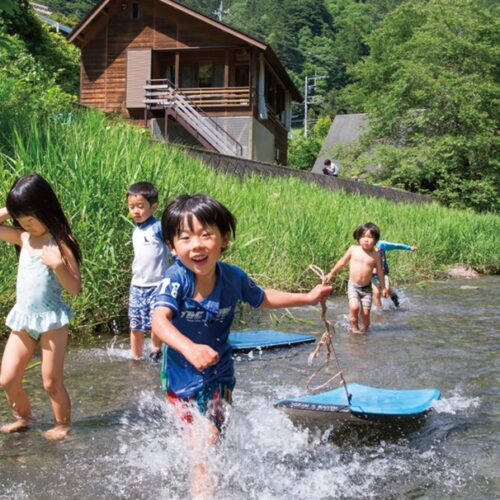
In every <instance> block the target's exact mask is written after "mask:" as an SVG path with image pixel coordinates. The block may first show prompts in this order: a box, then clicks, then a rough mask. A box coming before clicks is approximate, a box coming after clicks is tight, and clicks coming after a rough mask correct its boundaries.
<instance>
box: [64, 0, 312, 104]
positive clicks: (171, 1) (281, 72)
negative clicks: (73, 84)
mask: <svg viewBox="0 0 500 500" xmlns="http://www.w3.org/2000/svg"><path fill="white" fill-rule="evenodd" d="M157 1H159V2H161V3H164V4H166V5H168V6H170V7H172V8H174V9H176V10H178V11H180V12H183V13H185V14H188V15H190V16H191V17H194V18H196V19H198V20H200V21H202V22H205V23H207V24H210V25H212V26H214V27H215V28H218V29H220V30H222V31H224V32H226V33H228V34H229V35H232V36H234V37H236V38H239V39H240V40H242V41H244V42H245V43H247V44H248V45H251V46H252V47H256V48H257V49H259V50H261V51H262V52H264V54H265V56H266V58H267V60H268V61H269V63H270V64H271V66H272V68H273V69H274V70H275V71H276V74H277V75H278V76H279V77H280V78H281V80H282V81H283V83H284V84H285V85H286V87H287V88H288V90H289V91H290V93H291V95H292V98H293V99H294V100H296V101H302V99H303V98H302V94H301V93H300V92H299V90H298V89H297V87H296V86H295V84H294V83H293V81H292V79H291V78H290V76H289V75H288V73H287V71H286V69H285V67H284V66H283V65H282V64H281V62H280V60H279V59H278V56H277V55H276V54H275V53H274V51H273V49H272V48H271V47H270V46H269V45H267V44H266V43H264V42H262V41H261V40H258V39H257V38H254V37H252V36H250V35H247V34H246V33H243V32H242V31H239V30H237V29H235V28H233V27H231V26H229V25H228V24H225V23H223V22H221V21H217V20H215V19H212V18H211V17H208V16H206V15H205V14H202V13H201V12H198V11H196V10H194V9H192V8H190V7H187V6H186V5H183V4H181V3H179V2H177V1H175V0H157ZM110 2H111V0H101V1H100V2H99V3H97V4H96V5H95V6H94V8H93V9H91V10H90V11H89V12H88V13H87V15H86V16H85V17H84V18H83V20H82V21H81V22H80V24H78V26H76V27H75V28H74V29H73V32H72V33H71V36H70V37H69V41H70V42H73V43H75V44H77V43H78V37H79V36H80V35H81V34H82V33H83V32H84V31H85V30H86V29H87V27H88V26H89V25H90V24H91V23H92V21H93V20H94V19H95V18H96V17H97V15H98V14H99V13H100V12H101V11H102V10H103V9H104V8H105V7H106V6H107V5H108V4H109V3H110Z"/></svg>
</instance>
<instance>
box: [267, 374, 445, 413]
mask: <svg viewBox="0 0 500 500" xmlns="http://www.w3.org/2000/svg"><path fill="white" fill-rule="evenodd" d="M347 388H348V390H349V393H350V394H351V401H350V403H349V402H348V401H347V395H346V391H345V388H344V387H338V388H337V389H334V390H331V391H325V392H320V393H318V394H312V395H307V396H302V397H299V398H294V399H287V400H283V401H278V402H277V403H275V405H274V406H275V407H276V408H278V409H280V410H283V411H284V412H285V413H287V414H289V415H291V416H293V417H301V418H305V419H319V420H327V419H328V420H340V421H358V422H378V423H383V422H386V423H390V422H397V421H404V420H416V419H418V418H421V417H423V416H424V415H425V414H426V413H427V412H428V411H429V410H430V409H431V405H432V402H433V401H435V400H437V399H439V398H440V397H441V392H440V391H439V390H438V389H415V390H398V389H380V388H378V387H370V386H367V385H361V384H356V383H350V384H348V385H347Z"/></svg>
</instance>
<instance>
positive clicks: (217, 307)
mask: <svg viewBox="0 0 500 500" xmlns="http://www.w3.org/2000/svg"><path fill="white" fill-rule="evenodd" d="M216 272H217V278H216V283H215V287H214V289H213V290H212V292H211V293H210V295H209V296H208V297H206V298H204V299H203V300H201V301H200V302H198V301H197V300H194V299H193V298H192V297H193V295H194V287H195V283H194V274H193V273H192V272H191V271H190V270H189V269H188V268H187V267H185V266H184V265H183V264H182V263H181V262H180V261H179V260H178V259H176V260H175V263H174V264H173V265H172V266H171V267H170V268H169V269H168V270H167V272H166V274H165V277H164V279H163V280H162V281H161V283H160V284H159V285H158V289H157V294H156V301H155V305H154V307H155V308H156V307H168V308H169V309H171V310H172V312H173V318H172V323H173V325H174V326H175V327H176V328H177V329H178V330H179V331H180V332H181V333H182V334H183V335H185V336H186V337H188V338H189V339H190V340H192V341H193V342H195V343H197V344H205V345H208V346H210V347H211V348H212V349H214V350H215V351H217V352H218V354H219V362H218V363H217V364H216V365H213V366H209V367H208V368H206V369H205V370H203V371H199V370H197V369H196V368H195V367H194V366H193V365H192V364H191V363H189V361H187V359H186V358H185V357H184V356H183V355H182V354H180V353H179V352H177V351H175V350H174V349H171V348H166V349H165V348H164V354H166V356H167V358H166V363H165V364H166V373H164V374H163V376H166V377H167V380H168V390H169V391H171V392H173V393H174V394H175V395H176V396H178V397H181V398H190V397H192V396H194V395H195V394H196V393H197V392H198V391H200V390H201V389H202V388H203V387H205V386H206V385H209V384H211V383H213V382H221V383H225V384H229V385H234V382H235V377H234V368H233V359H232V348H231V346H230V344H229V343H228V336H229V329H230V327H231V324H232V322H233V318H234V314H235V309H236V306H237V303H238V302H239V301H243V302H248V303H249V304H250V305H251V306H252V307H254V308H257V307H259V306H260V305H261V304H262V301H263V300H264V296H265V294H264V290H263V289H262V288H261V287H260V286H258V285H257V284H256V283H255V282H254V281H253V280H252V279H251V278H250V277H249V276H248V275H247V274H246V273H245V272H244V271H243V270H242V269H240V268H239V267H236V266H232V265H230V264H226V263H225V262H221V261H219V262H218V263H217V271H216ZM165 347H166V346H165ZM165 351H166V353H165Z"/></svg>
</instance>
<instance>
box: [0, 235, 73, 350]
mask: <svg viewBox="0 0 500 500" xmlns="http://www.w3.org/2000/svg"><path fill="white" fill-rule="evenodd" d="M51 244H54V242H53V239H51V240H50V242H49V245H51ZM41 257H42V253H41V252H37V253H33V254H32V253H30V252H29V249H28V247H27V244H26V243H24V244H23V246H22V248H21V253H20V255H19V267H18V270H17V286H16V305H15V306H14V307H13V308H12V310H11V311H10V312H9V314H8V315H7V319H6V320H5V324H6V325H7V326H8V327H9V328H11V329H12V330H14V331H17V332H18V331H21V330H24V331H26V332H27V333H28V334H29V336H30V337H32V338H33V339H34V340H36V341H38V340H39V339H40V336H41V334H42V333H44V332H47V331H49V330H56V329H57V328H61V327H62V326H64V325H67V324H68V323H69V320H70V319H71V318H72V317H73V314H74V313H73V311H72V310H71V308H70V307H69V306H68V305H67V304H66V303H65V302H64V301H63V300H62V299H61V290H62V287H61V284H60V283H59V281H58V279H57V277H56V275H55V273H54V271H53V270H52V269H50V268H49V267H47V266H46V265H45V264H43V263H42V260H41Z"/></svg>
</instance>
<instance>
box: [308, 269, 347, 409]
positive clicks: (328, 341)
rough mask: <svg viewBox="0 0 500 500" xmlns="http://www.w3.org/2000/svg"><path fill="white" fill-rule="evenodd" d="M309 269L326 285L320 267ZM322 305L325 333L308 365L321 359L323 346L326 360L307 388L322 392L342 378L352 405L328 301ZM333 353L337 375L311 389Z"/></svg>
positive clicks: (315, 372) (341, 383)
mask: <svg viewBox="0 0 500 500" xmlns="http://www.w3.org/2000/svg"><path fill="white" fill-rule="evenodd" d="M309 269H311V271H312V272H313V273H315V274H316V275H317V276H318V277H319V278H320V280H321V284H322V285H325V284H326V275H325V273H324V272H323V270H322V269H321V268H320V267H318V266H315V265H314V264H311V265H310V266H309ZM320 305H321V316H320V319H321V321H323V323H324V324H325V331H324V332H323V334H322V336H321V339H320V341H319V342H318V345H317V346H316V348H315V349H314V351H313V352H312V353H311V354H310V355H309V358H308V361H307V364H308V365H309V366H312V364H313V361H314V360H315V359H317V358H319V356H320V354H321V350H322V348H323V346H325V347H326V360H325V362H324V363H323V364H322V365H320V366H319V368H317V369H316V370H315V371H314V372H313V373H312V374H311V375H310V376H309V378H308V379H307V382H306V388H307V389H308V390H309V391H311V392H317V391H320V390H321V389H324V388H326V387H328V386H329V385H330V384H331V383H332V382H333V381H334V380H335V379H336V378H337V377H340V385H343V386H344V389H345V392H346V395H347V401H348V404H351V398H352V395H351V394H350V393H349V389H348V388H347V382H346V380H345V378H344V371H343V370H342V367H341V366H340V362H339V358H338V356H337V353H336V352H335V348H334V347H333V342H332V337H333V335H335V328H334V326H333V324H332V323H331V322H330V321H329V320H328V318H327V317H326V314H327V312H328V308H327V306H326V301H324V302H321V303H320ZM332 353H333V356H334V358H335V361H336V363H337V368H338V372H337V373H336V374H335V375H333V377H330V378H329V379H328V380H327V381H326V382H323V383H322V384H320V385H316V386H313V387H311V382H312V381H313V380H314V379H315V378H316V376H317V375H318V374H319V373H320V372H321V370H323V368H326V367H327V366H328V365H329V364H330V357H331V354H332Z"/></svg>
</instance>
